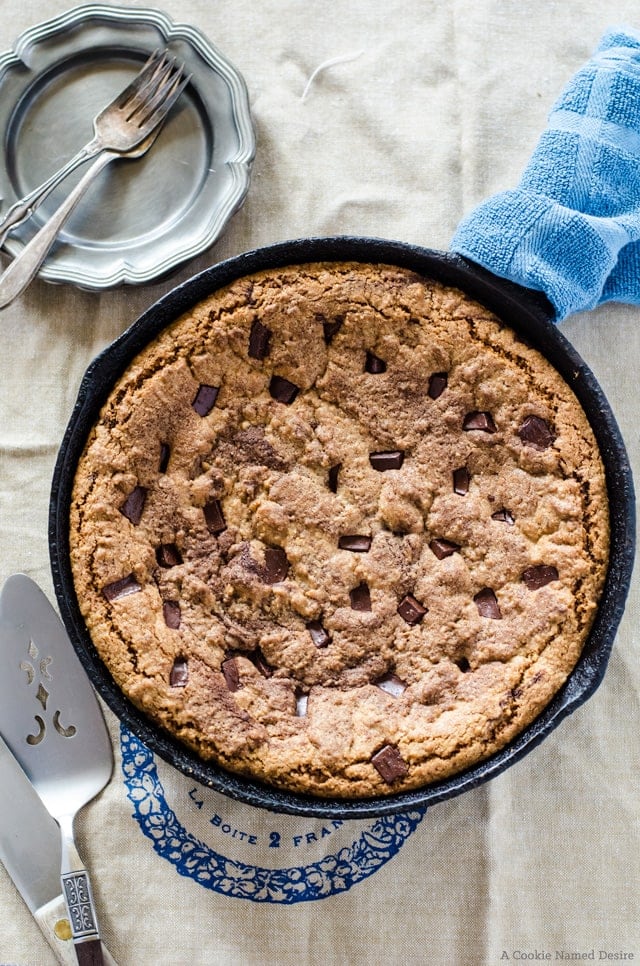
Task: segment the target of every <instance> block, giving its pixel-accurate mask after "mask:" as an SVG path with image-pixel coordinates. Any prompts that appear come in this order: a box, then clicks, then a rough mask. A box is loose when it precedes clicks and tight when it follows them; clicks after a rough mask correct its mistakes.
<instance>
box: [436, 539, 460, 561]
mask: <svg viewBox="0 0 640 966" xmlns="http://www.w3.org/2000/svg"><path fill="white" fill-rule="evenodd" d="M429 547H430V549H431V551H432V553H434V554H435V555H436V557H437V558H438V560H444V558H445V557H450V556H451V554H453V553H456V551H457V550H459V549H460V546H459V545H458V544H457V543H452V542H451V541H450V540H442V539H440V538H438V539H437V540H432V541H431V543H430V544H429Z"/></svg>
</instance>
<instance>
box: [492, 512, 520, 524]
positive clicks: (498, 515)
mask: <svg viewBox="0 0 640 966" xmlns="http://www.w3.org/2000/svg"><path fill="white" fill-rule="evenodd" d="M491 519H492V520H497V521H498V523H508V524H509V525H510V526H513V524H514V523H515V522H516V521H515V520H514V518H513V516H512V515H511V513H509V511H508V510H505V508H504V507H503V508H502V510H497V511H496V512H495V513H492V514H491Z"/></svg>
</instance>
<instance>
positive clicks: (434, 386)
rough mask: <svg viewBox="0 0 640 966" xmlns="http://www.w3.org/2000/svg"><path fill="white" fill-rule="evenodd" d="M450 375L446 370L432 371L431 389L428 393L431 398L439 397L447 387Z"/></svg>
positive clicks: (430, 377) (430, 378)
mask: <svg viewBox="0 0 640 966" xmlns="http://www.w3.org/2000/svg"><path fill="white" fill-rule="evenodd" d="M447 382H448V376H447V373H446V372H432V373H431V375H430V376H429V389H428V390H427V395H428V396H429V397H430V398H431V399H437V398H438V396H441V395H442V393H443V392H444V391H445V389H446V388H447Z"/></svg>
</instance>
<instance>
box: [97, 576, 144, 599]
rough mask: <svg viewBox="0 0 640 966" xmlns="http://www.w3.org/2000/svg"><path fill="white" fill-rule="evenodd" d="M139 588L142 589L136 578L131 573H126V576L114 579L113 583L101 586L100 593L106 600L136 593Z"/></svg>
mask: <svg viewBox="0 0 640 966" xmlns="http://www.w3.org/2000/svg"><path fill="white" fill-rule="evenodd" d="M139 590H142V587H141V586H140V584H139V583H138V581H137V580H136V578H135V577H134V576H133V574H127V576H126V577H122V578H121V579H120V580H114V581H113V583H111V584H107V585H106V586H105V587H103V588H102V593H103V594H104V596H105V597H106V598H107V600H108V601H114V600H120V598H121V597H128V596H129V594H137V593H138V591H139Z"/></svg>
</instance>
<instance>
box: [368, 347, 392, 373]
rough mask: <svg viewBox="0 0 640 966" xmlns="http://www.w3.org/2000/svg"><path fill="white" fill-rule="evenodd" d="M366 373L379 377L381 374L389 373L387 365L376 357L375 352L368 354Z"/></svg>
mask: <svg viewBox="0 0 640 966" xmlns="http://www.w3.org/2000/svg"><path fill="white" fill-rule="evenodd" d="M364 371H365V372H370V373H371V374H372V375H374V376H378V375H380V373H381V372H386V371H387V363H386V362H385V361H384V359H381V358H380V357H379V356H375V355H374V354H373V352H367V358H366V360H365V364H364Z"/></svg>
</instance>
